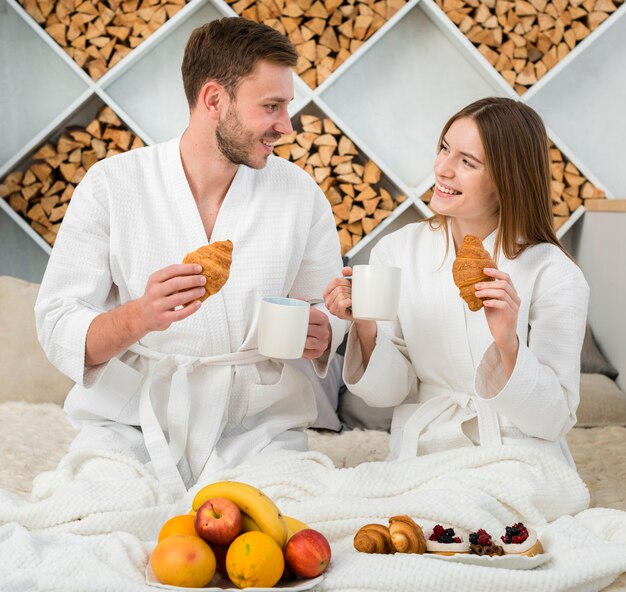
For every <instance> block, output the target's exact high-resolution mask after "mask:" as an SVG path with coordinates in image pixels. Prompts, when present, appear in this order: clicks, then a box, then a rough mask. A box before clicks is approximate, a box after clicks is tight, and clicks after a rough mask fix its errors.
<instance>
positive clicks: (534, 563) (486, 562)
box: [424, 553, 550, 569]
mask: <svg viewBox="0 0 626 592" xmlns="http://www.w3.org/2000/svg"><path fill="white" fill-rule="evenodd" d="M424 557H430V558H432V559H443V560H444V561H454V562H455V563H467V564H469V565H482V566H483V567H499V568H502V569H534V568H535V567H538V566H540V565H542V564H543V563H545V562H546V561H549V560H550V554H549V553H541V554H540V555H535V556H534V557H526V555H500V556H498V555H494V556H492V557H490V556H489V555H473V554H471V553H457V554H456V555H435V554H433V553H425V554H424Z"/></svg>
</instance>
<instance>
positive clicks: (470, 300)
mask: <svg viewBox="0 0 626 592" xmlns="http://www.w3.org/2000/svg"><path fill="white" fill-rule="evenodd" d="M485 267H493V268H495V267H496V264H495V262H494V260H493V259H492V258H491V255H490V254H489V252H488V251H486V250H485V248H484V247H483V243H482V242H481V240H480V239H479V238H478V237H477V236H472V235H471V234H468V235H466V236H465V237H464V238H463V244H462V245H461V247H460V248H459V251H458V253H457V256H456V259H455V260H454V263H453V264H452V277H454V283H455V284H456V285H457V287H458V288H459V294H460V296H461V298H463V300H465V302H467V306H468V307H469V309H470V310H471V311H474V312H476V311H477V310H480V309H481V308H482V307H483V301H482V300H481V299H480V298H477V297H476V284H477V283H478V282H489V281H492V280H493V278H491V277H489V276H488V275H485V273H484V271H483V270H484V269H485Z"/></svg>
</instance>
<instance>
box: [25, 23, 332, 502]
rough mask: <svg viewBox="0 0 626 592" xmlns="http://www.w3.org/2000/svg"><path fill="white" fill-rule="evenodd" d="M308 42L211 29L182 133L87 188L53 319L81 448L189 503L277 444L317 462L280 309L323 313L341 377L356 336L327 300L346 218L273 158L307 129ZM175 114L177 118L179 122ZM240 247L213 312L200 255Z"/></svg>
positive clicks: (53, 350) (189, 76)
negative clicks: (287, 355)
mask: <svg viewBox="0 0 626 592" xmlns="http://www.w3.org/2000/svg"><path fill="white" fill-rule="evenodd" d="M296 60H297V55H296V52H295V50H294V48H293V46H292V45H291V43H290V42H289V41H288V40H287V39H286V38H285V37H283V36H282V35H280V34H279V33H277V32H276V31H274V30H273V29H271V28H270V27H267V26H265V25H260V24H257V23H253V22H250V21H246V20H244V19H240V18H223V19H221V20H218V21H214V22H212V23H210V24H207V25H204V26H202V27H200V28H198V29H196V30H195V31H194V32H193V33H192V35H191V37H190V39H189V41H188V43H187V47H186V49H185V56H184V59H183V65H182V74H183V82H184V87H185V93H186V95H187V100H188V102H189V107H190V117H189V125H188V127H187V129H186V130H185V131H184V133H183V134H182V136H181V137H180V138H177V139H175V140H172V141H170V142H166V143H163V144H158V145H156V146H152V147H148V148H143V149H140V150H135V151H132V152H128V153H125V154H121V155H118V156H116V157H113V158H110V159H107V160H105V161H102V162H99V163H97V164H96V165H94V166H93V167H92V168H91V169H90V170H89V172H88V174H87V175H86V176H85V178H84V180H83V182H82V183H81V184H80V185H79V187H77V189H76V192H75V194H74V197H73V198H72V202H71V205H70V207H69V208H68V211H67V214H66V217H65V219H64V222H63V226H62V229H61V231H60V233H59V236H58V240H57V242H56V245H55V247H54V250H53V252H52V256H51V258H50V262H49V265H48V268H47V270H46V273H45V276H44V279H43V283H42V287H41V291H40V294H39V298H38V301H37V304H36V307H35V313H36V318H37V327H38V334H39V340H40V342H41V343H42V346H43V348H44V350H45V351H46V353H47V355H48V357H49V358H50V360H51V361H52V363H54V364H55V365H56V366H57V367H58V368H59V369H61V370H62V371H63V372H64V373H65V374H67V375H68V376H70V377H71V378H72V379H73V380H74V381H75V382H76V383H77V384H76V386H75V387H74V389H73V390H72V391H71V392H70V394H69V395H68V398H67V401H66V404H65V410H66V412H67V414H68V416H69V418H70V420H71V421H72V423H73V424H74V425H75V427H78V428H81V432H80V434H79V435H78V437H77V438H76V440H75V442H74V443H73V447H74V448H79V447H91V448H93V447H98V448H103V447H104V448H107V449H111V450H115V451H118V452H122V453H124V454H129V455H133V456H135V457H136V458H138V459H139V460H141V461H142V462H144V463H146V464H147V465H148V466H149V467H150V468H151V469H152V471H153V472H154V473H155V474H156V475H157V477H158V478H159V479H160V480H161V481H162V482H163V483H165V484H166V485H167V486H168V488H169V489H170V491H171V492H172V493H173V495H175V496H180V495H183V494H184V492H185V491H186V488H187V487H189V486H191V485H192V484H194V483H195V482H196V481H198V480H201V479H202V475H203V473H204V474H208V473H209V472H211V471H213V470H215V469H217V468H221V467H224V466H230V465H233V464H236V463H238V462H240V461H242V460H243V459H245V458H249V457H252V456H253V455H255V454H257V453H259V452H261V451H263V450H267V449H276V448H287V449H305V447H306V436H305V434H304V433H303V432H302V430H301V429H300V430H298V428H303V427H306V426H308V425H310V424H311V423H312V422H313V421H314V420H315V417H316V409H315V399H314V395H313V393H312V390H311V386H310V384H309V382H308V381H307V380H306V379H304V377H303V375H302V374H301V373H300V372H298V371H297V370H296V369H294V367H293V366H291V365H284V364H283V363H281V362H280V361H275V360H268V359H267V358H264V357H263V356H261V355H260V354H259V353H258V351H257V349H256V344H257V336H256V315H257V311H258V303H259V301H260V299H261V298H262V297H263V296H286V295H289V296H291V297H294V298H300V299H303V300H307V301H309V302H312V303H317V304H316V305H315V306H313V307H311V313H310V320H309V327H308V336H307V341H306V346H305V352H304V357H305V358H308V359H310V360H313V361H314V365H315V368H316V371H317V373H318V375H320V376H323V375H324V373H325V372H326V368H327V365H328V363H329V362H330V359H331V358H332V355H333V353H334V351H335V349H336V347H337V345H338V344H339V343H341V340H342V338H343V335H344V325H343V321H339V320H338V319H336V318H334V317H332V316H330V315H329V313H327V311H326V309H325V308H324V306H323V304H321V294H322V292H323V289H324V287H325V285H326V284H327V283H328V282H329V281H330V279H331V278H332V277H334V276H336V275H337V274H338V273H339V270H340V269H341V258H340V254H339V243H338V238H337V234H336V232H335V225H334V221H333V216H332V213H331V209H330V206H329V204H328V202H327V200H326V198H325V197H324V195H323V193H322V192H321V191H320V190H319V188H318V187H317V185H315V183H314V182H313V181H312V180H311V178H310V177H309V176H308V175H307V174H306V173H305V172H304V171H302V170H301V169H299V168H298V167H297V166H295V165H293V164H291V163H289V162H287V161H285V160H283V159H280V158H277V157H275V156H272V155H271V153H272V147H273V143H274V142H275V141H276V140H277V139H278V138H280V137H281V136H282V135H283V134H287V133H290V132H291V131H292V127H291V122H290V119H289V114H288V112H287V105H288V103H289V101H291V100H292V98H293V78H292V72H291V67H292V66H293V65H295V63H296ZM164 116H167V114H164ZM226 239H229V240H231V241H232V243H233V244H234V249H233V261H232V266H231V270H230V277H229V280H228V282H227V283H226V285H225V286H224V287H223V288H222V290H221V291H220V292H218V293H217V294H216V295H214V296H212V297H210V298H208V299H207V300H205V301H204V302H203V303H202V304H201V303H200V302H199V301H198V298H199V297H200V296H202V295H203V294H204V293H205V290H204V287H203V285H204V277H203V276H202V275H200V273H199V272H200V266H198V265H191V264H190V265H183V264H181V263H176V262H179V261H182V259H183V257H184V255H185V254H186V253H188V252H190V251H193V250H195V249H197V248H199V247H201V246H202V245H204V244H206V243H208V242H215V241H220V240H226Z"/></svg>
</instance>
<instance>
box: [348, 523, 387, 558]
mask: <svg viewBox="0 0 626 592" xmlns="http://www.w3.org/2000/svg"><path fill="white" fill-rule="evenodd" d="M354 548H355V549H356V550H357V551H360V552H361V553H381V554H383V555H387V554H390V553H394V552H395V551H394V548H393V545H392V544H391V535H390V534H389V529H388V528H387V527H386V526H383V525H382V524H366V525H365V526H362V527H361V528H359V530H358V531H357V533H356V534H355V535H354Z"/></svg>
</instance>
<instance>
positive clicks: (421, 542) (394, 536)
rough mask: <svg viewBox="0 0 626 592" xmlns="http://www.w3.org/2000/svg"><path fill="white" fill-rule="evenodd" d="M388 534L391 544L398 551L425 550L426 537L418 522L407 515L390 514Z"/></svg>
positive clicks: (416, 551) (414, 551)
mask: <svg viewBox="0 0 626 592" xmlns="http://www.w3.org/2000/svg"><path fill="white" fill-rule="evenodd" d="M389 534H390V535H391V544H392V545H393V547H394V549H395V550H396V551H397V552H398V553H419V554H420V555H422V554H423V553H425V552H426V537H424V533H423V532H422V528H421V526H420V525H419V524H416V523H415V522H414V521H413V520H412V519H411V518H409V517H408V516H392V517H391V518H389Z"/></svg>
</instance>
